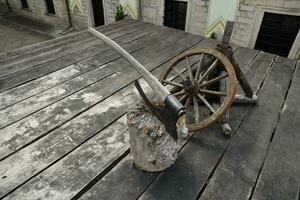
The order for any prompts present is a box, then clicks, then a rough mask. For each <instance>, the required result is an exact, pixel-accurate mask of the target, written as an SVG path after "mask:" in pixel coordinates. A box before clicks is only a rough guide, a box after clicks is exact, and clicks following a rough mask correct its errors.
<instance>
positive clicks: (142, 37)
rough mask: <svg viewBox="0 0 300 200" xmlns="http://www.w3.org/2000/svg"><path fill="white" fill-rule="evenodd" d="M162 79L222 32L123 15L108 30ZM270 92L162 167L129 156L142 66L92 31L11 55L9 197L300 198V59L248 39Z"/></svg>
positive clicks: (7, 68) (6, 91)
mask: <svg viewBox="0 0 300 200" xmlns="http://www.w3.org/2000/svg"><path fill="white" fill-rule="evenodd" d="M98 30H99V31H101V32H102V33H105V34H106V35H108V36H109V37H110V38H112V39H114V40H115V41H117V42H118V43H119V44H121V45H122V46H123V47H124V48H125V49H126V50H127V51H129V52H130V53H131V54H132V55H133V56H134V57H135V58H137V60H139V61H140V62H141V63H142V64H143V65H144V66H146V68H147V69H148V70H151V72H152V73H153V74H154V75H156V76H158V75H159V74H160V72H161V70H162V68H163V67H164V66H165V65H166V64H167V63H168V61H169V60H170V59H172V58H173V57H174V56H175V55H177V54H179V53H180V52H183V51H185V50H186V49H189V48H194V47H214V46H215V45H216V41H215V40H209V39H204V38H203V37H200V36H196V35H192V34H188V33H184V32H181V31H179V30H174V29H169V28H166V27H159V26H154V25H150V24H147V23H142V22H139V21H123V22H120V23H116V24H111V25H108V26H103V27H100V28H98ZM235 57H236V58H237V60H238V61H239V63H240V65H241V66H242V68H243V69H244V70H245V71H246V77H247V78H248V80H249V82H250V83H251V86H252V87H253V89H254V90H255V92H256V93H257V95H258V97H259V103H258V105H257V106H233V107H232V109H231V111H230V114H231V116H230V117H231V119H230V124H231V125H232V127H233V128H234V130H235V134H234V136H233V137H232V138H231V139H225V138H224V137H223V136H222V135H221V134H220V133H219V130H218V127H217V126H216V125H215V126H211V127H210V128H208V129H206V130H204V131H202V134H195V135H194V136H193V137H191V138H190V139H189V141H188V142H186V143H185V145H184V146H183V147H182V149H181V151H180V154H179V157H178V160H177V161H176V163H175V164H174V165H173V166H172V167H171V168H169V169H168V170H166V171H164V172H161V173H145V172H141V171H139V170H137V169H136V168H135V167H134V166H133V165H132V163H131V161H130V155H129V137H128V131H127V125H126V111H127V110H128V108H129V107H131V106H132V105H134V103H135V102H136V101H138V100H139V99H140V97H139V96H138V95H137V92H136V90H135V89H134V86H133V84H132V83H133V81H134V80H136V79H137V78H139V76H138V74H137V73H136V72H135V71H134V70H133V69H132V68H131V67H130V66H129V65H128V63H127V62H126V61H125V60H124V59H122V58H120V56H119V55H118V54H117V53H115V52H114V51H113V50H111V49H110V48H109V47H108V46H106V45H104V44H103V43H101V41H99V40H97V39H96V38H94V37H92V36H91V35H90V34H89V33H88V32H81V33H77V34H73V35H69V36H66V37H63V38H58V39H54V40H50V41H46V42H42V43H39V44H35V45H32V46H28V47H25V48H21V49H17V50H14V51H12V52H7V53H2V54H0V198H3V197H4V199H16V200H20V199H30V200H31V199H71V198H74V199H77V198H80V199H122V200H124V199H193V200H194V199H216V200H217V199H237V200H241V199H299V187H300V134H299V130H300V123H299V122H300V107H299V102H300V62H298V63H297V62H295V61H292V60H288V59H286V58H282V57H278V56H275V55H271V54H268V53H264V52H259V51H256V50H251V49H247V48H242V47H237V48H236V50H235Z"/></svg>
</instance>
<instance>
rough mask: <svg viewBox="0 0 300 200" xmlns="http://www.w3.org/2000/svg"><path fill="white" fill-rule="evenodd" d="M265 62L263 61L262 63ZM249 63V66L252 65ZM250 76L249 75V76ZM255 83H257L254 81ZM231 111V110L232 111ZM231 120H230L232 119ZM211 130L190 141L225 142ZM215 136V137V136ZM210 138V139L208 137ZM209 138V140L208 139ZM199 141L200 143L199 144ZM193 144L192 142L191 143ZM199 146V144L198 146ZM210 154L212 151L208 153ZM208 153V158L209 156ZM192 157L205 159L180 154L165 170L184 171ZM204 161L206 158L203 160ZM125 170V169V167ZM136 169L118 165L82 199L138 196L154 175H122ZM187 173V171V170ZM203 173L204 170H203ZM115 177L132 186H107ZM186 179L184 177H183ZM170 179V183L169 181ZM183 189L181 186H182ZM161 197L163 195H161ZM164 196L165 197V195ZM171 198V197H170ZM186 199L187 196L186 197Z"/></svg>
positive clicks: (132, 172) (203, 143)
mask: <svg viewBox="0 0 300 200" xmlns="http://www.w3.org/2000/svg"><path fill="white" fill-rule="evenodd" d="M257 64H259V62H257V61H256V62H254V63H252V65H257ZM264 64H265V63H264ZM252 65H251V66H252ZM261 67H264V65H261ZM250 77H251V76H250ZM256 84H257V83H256ZM252 85H254V83H253V82H252ZM232 112H233V111H232ZM231 117H233V119H232V120H237V119H238V120H239V118H238V117H234V115H233V114H232V115H231ZM232 120H231V121H232ZM211 129H212V130H210V131H211V132H208V130H206V131H207V133H209V134H207V135H204V136H203V137H204V141H203V139H195V140H194V141H192V142H195V143H196V144H195V145H196V146H199V145H202V146H205V147H210V148H213V147H218V145H217V144H216V142H215V141H219V142H220V143H222V142H223V141H225V142H226V140H224V137H223V136H221V135H219V134H218V129H217V128H216V127H215V126H214V127H212V128H211ZM216 137H217V138H216ZM209 138H210V139H209ZM208 139H209V140H208ZM205 140H208V141H205ZM199 143H201V144H199ZM192 144H194V143H192ZM210 144H214V145H210ZM200 147H201V146H200ZM197 152H201V151H197ZM189 153H190V152H189ZM210 154H212V153H210ZM204 156H205V158H207V157H206V155H202V157H203V158H204ZM209 156H210V155H208V158H209ZM194 159H196V160H197V162H201V163H203V160H205V159H202V160H201V159H198V157H197V156H195V157H191V156H189V155H185V156H180V160H178V161H177V162H176V164H175V165H178V164H177V163H181V167H182V169H181V170H179V171H178V167H176V168H175V169H173V167H171V168H170V169H168V170H167V171H169V170H172V169H173V170H172V171H173V173H175V174H177V173H181V171H182V170H183V171H186V170H187V168H186V166H185V165H186V162H187V160H190V161H193V160H194ZM205 162H206V160H205ZM125 168H128V169H130V170H128V171H129V172H128V173H127V175H125V174H123V173H122V172H123V171H124V170H125ZM126 170H127V169H126ZM135 170H136V169H134V168H132V167H131V166H127V165H125V166H124V167H118V168H116V169H115V170H113V171H112V172H110V173H109V174H108V175H107V176H105V177H104V179H105V180H103V181H101V182H99V184H97V185H95V187H94V188H92V189H90V190H89V191H88V192H87V193H86V194H85V195H84V196H83V199H85V197H90V198H91V199H97V198H101V197H103V198H104V197H107V196H109V198H111V199H132V198H137V197H139V195H140V194H141V191H144V190H145V188H146V187H144V186H148V185H149V184H150V183H151V182H152V181H153V180H154V177H156V176H154V177H153V178H152V179H150V180H146V181H147V182H144V181H145V179H144V178H143V176H144V175H145V174H144V173H139V174H141V176H142V177H141V176H135V178H133V179H131V180H128V179H125V178H124V177H125V176H129V174H136V171H135ZM195 171H196V172H197V171H199V168H197V169H196V170H195ZM187 173H188V172H187ZM203 173H204V172H203ZM172 176H174V174H172ZM191 176H193V174H190V173H189V178H190V179H191V180H192V181H193V180H195V179H197V177H195V178H191ZM175 177H178V176H175ZM182 178H184V177H182ZM116 179H118V182H119V184H121V185H134V187H133V188H129V187H128V188H127V190H118V185H115V186H114V187H112V188H107V185H106V183H108V184H109V183H112V182H115V181H116ZM185 180H186V179H185ZM169 181H170V183H169ZM178 182H180V181H178ZM185 182H187V181H185ZM168 184H171V185H174V183H173V182H172V181H171V180H168V181H167V182H165V185H168ZM192 184H193V182H191V185H192ZM189 186H190V185H188V186H186V187H189ZM136 187H139V189H138V190H135V188H136ZM163 188H164V187H162V188H161V192H162V193H167V192H168V191H167V190H168V189H169V188H165V189H166V190H164V189H163ZM176 189H178V192H180V191H182V190H180V188H176ZM182 189H183V188H182ZM110 190H118V193H110V192H109V191H110ZM162 197H163V196H162ZM165 198H166V197H165ZM170 198H171V197H170ZM184 198H185V197H184ZM187 199H188V198H187Z"/></svg>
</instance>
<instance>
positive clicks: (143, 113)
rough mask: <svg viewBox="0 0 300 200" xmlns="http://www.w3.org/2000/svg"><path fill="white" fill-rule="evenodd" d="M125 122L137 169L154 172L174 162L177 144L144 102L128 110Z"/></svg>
mask: <svg viewBox="0 0 300 200" xmlns="http://www.w3.org/2000/svg"><path fill="white" fill-rule="evenodd" d="M157 105H159V104H156V106H157ZM127 123H128V127H129V138H130V153H131V156H132V160H133V162H134V163H135V165H136V166H137V167H138V168H139V169H141V170H144V171H148V172H156V171H162V170H165V169H166V168H168V167H170V166H171V165H172V164H174V162H175V161H176V158H177V151H178V145H177V143H176V141H175V140H173V138H172V137H171V136H170V135H169V133H168V132H167V131H166V128H165V126H164V125H163V124H162V123H161V122H160V121H159V120H158V118H157V117H156V116H155V115H154V114H153V113H152V112H151V110H150V109H149V108H148V107H147V106H146V105H145V104H144V103H139V104H137V105H136V106H135V107H134V108H132V109H130V110H129V112H128V114H127Z"/></svg>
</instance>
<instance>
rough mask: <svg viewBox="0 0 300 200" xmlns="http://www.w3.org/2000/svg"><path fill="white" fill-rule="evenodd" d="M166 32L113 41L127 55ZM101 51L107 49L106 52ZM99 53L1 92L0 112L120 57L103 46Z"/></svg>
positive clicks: (154, 32) (145, 31)
mask: <svg viewBox="0 0 300 200" xmlns="http://www.w3.org/2000/svg"><path fill="white" fill-rule="evenodd" d="M166 31H168V30H161V31H160V33H158V32H157V31H156V30H155V28H153V29H152V30H151V31H150V30H143V31H141V32H140V33H134V34H133V35H132V34H129V35H126V36H125V37H121V38H117V39H115V41H117V42H118V43H119V44H121V45H123V48H125V49H126V50H127V51H128V52H129V53H132V52H135V51H138V50H141V49H143V48H145V47H147V46H149V45H151V44H153V42H158V41H159V38H160V37H161V36H160V35H163V33H162V32H166ZM101 47H102V46H101ZM102 49H107V51H104V50H102ZM101 51H103V52H102V53H101V54H97V56H96V57H93V58H89V59H88V60H83V61H80V62H78V63H76V64H74V65H71V66H68V67H66V68H63V69H61V70H57V71H55V72H53V73H50V74H48V75H45V76H43V77H41V78H39V79H36V80H33V81H31V82H29V83H26V84H24V85H21V86H19V87H15V88H12V89H10V90H6V91H4V92H2V93H1V97H0V110H1V109H3V108H6V107H8V106H11V105H13V104H15V103H17V102H20V101H22V100H24V99H27V98H29V97H32V96H34V95H36V94H39V93H41V92H43V91H45V90H47V89H50V88H52V87H54V86H56V85H58V84H60V83H62V82H65V81H68V80H70V79H72V78H74V77H76V76H79V75H81V74H83V73H86V72H88V71H90V70H93V69H95V68H97V67H100V66H101V65H104V64H106V63H109V62H111V61H114V60H116V59H118V58H120V55H119V54H118V53H117V52H115V51H114V50H112V49H109V48H108V47H107V46H105V45H103V47H102V48H101Z"/></svg>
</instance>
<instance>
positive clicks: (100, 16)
mask: <svg viewBox="0 0 300 200" xmlns="http://www.w3.org/2000/svg"><path fill="white" fill-rule="evenodd" d="M92 6H93V15H94V22H95V26H102V25H104V24H105V22H104V13H103V4H102V0H92Z"/></svg>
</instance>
